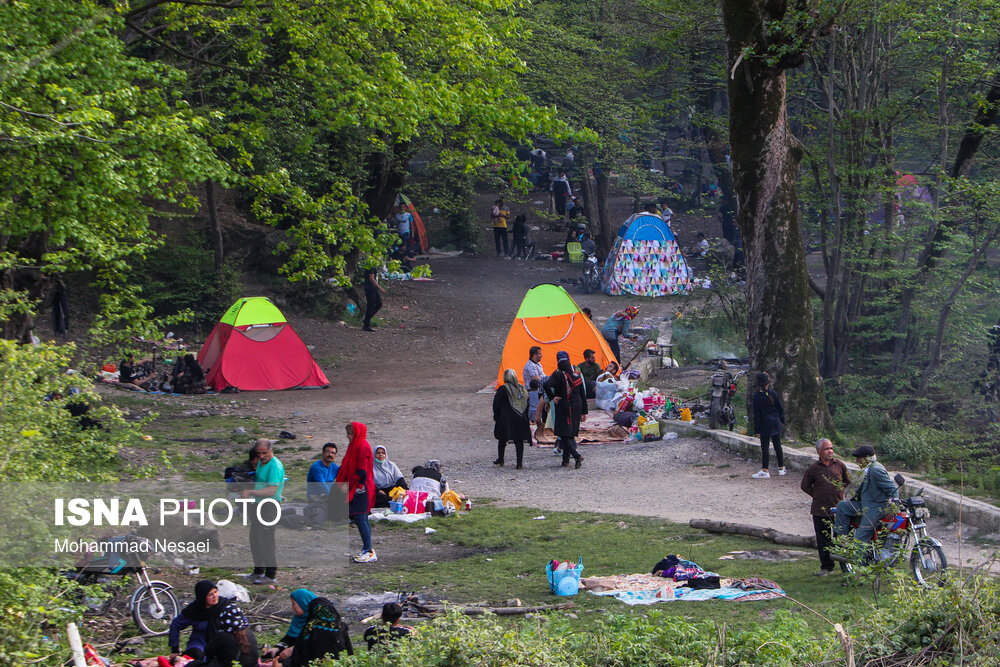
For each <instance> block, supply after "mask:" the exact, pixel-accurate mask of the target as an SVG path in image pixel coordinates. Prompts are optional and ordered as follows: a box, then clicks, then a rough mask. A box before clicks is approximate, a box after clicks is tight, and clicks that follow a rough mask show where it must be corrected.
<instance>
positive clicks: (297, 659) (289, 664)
mask: <svg viewBox="0 0 1000 667" xmlns="http://www.w3.org/2000/svg"><path fill="white" fill-rule="evenodd" d="M221 583H222V582H220V584H219V585H221ZM219 585H217V584H216V583H215V582H214V581H209V580H203V581H199V582H198V583H197V584H195V587H194V596H195V599H194V602H192V603H191V604H189V605H187V606H186V607H184V608H183V609H182V610H181V613H180V614H178V615H177V616H176V617H174V619H173V620H172V621H171V623H170V629H169V631H168V633H167V640H168V644H169V645H170V655H169V656H160V657H158V658H149V659H146V660H138V661H135V662H133V663H132V664H133V666H135V667H230V665H233V664H236V665H239V667H258V665H263V664H270V665H271V667H300V666H304V665H308V664H310V663H311V661H313V660H320V659H322V658H324V657H333V658H335V659H336V658H337V657H339V656H340V654H341V653H347V654H348V655H354V647H353V645H352V644H351V635H350V628H349V626H348V624H347V623H346V622H345V621H344V620H343V618H342V617H341V615H340V612H339V611H337V608H336V606H334V604H333V603H332V602H331V601H330V600H329V599H328V598H325V597H321V596H319V595H317V594H316V593H314V592H312V591H311V590H309V589H306V588H299V589H296V590H294V591H292V593H291V596H290V597H291V608H292V620H291V622H290V623H289V624H288V629H287V631H286V632H285V634H284V636H283V637H282V638H281V639H280V640H278V642H277V643H275V645H274V646H273V647H271V648H269V649H266V650H264V651H261V650H260V649H259V647H258V644H257V637H256V636H255V634H254V632H253V629H252V628H251V626H250V622H249V620H248V619H247V617H246V614H245V612H244V611H243V609H242V608H241V607H240V606H239V603H238V601H237V600H236V599H235V598H231V597H222V596H221V595H220V594H219ZM402 615H403V609H402V607H401V606H400V605H399V604H398V603H395V602H390V603H387V604H385V605H383V607H382V614H381V623H379V624H377V625H372V626H370V627H368V628H367V629H366V630H365V633H364V638H365V642H366V643H367V644H368V650H369V651H376V650H379V647H382V646H385V645H386V644H387V643H388V642H390V641H395V640H397V639H399V638H401V637H406V636H408V635H409V634H411V633H412V632H413V628H412V627H409V626H405V625H401V624H400V622H399V621H400V618H402ZM186 629H190V634H189V636H188V640H187V643H186V645H185V648H184V652H183V653H182V652H181V650H180V646H181V641H180V640H181V632H182V631H183V630H186Z"/></svg>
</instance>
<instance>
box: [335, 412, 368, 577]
mask: <svg viewBox="0 0 1000 667" xmlns="http://www.w3.org/2000/svg"><path fill="white" fill-rule="evenodd" d="M345 430H346V431H347V437H348V439H349V440H350V444H348V445H347V452H346V453H345V454H344V462H343V463H342V464H341V465H340V470H338V471H337V479H336V481H338V482H344V483H346V484H347V503H348V506H347V516H348V517H350V519H351V520H352V521H354V523H355V525H356V526H357V527H358V532H359V533H361V544H362V549H361V553H360V554H358V555H357V556H355V557H354V562H355V563H374V562H375V561H377V560H378V558H377V557H376V556H375V550H374V549H372V527H371V524H370V523H368V513H369V512H371V509H372V504H373V503H374V502H375V481H374V477H375V474H374V470H373V469H374V457H373V456H372V448H371V445H369V444H368V440H367V438H368V427H367V426H365V425H364V424H362V423H361V422H351V423H350V424H348V425H347V427H346V429H345Z"/></svg>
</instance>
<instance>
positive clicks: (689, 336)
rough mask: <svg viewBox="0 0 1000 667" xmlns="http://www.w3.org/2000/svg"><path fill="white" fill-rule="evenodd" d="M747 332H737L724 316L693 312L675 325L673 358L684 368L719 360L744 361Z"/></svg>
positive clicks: (722, 314) (717, 313)
mask: <svg viewBox="0 0 1000 667" xmlns="http://www.w3.org/2000/svg"><path fill="white" fill-rule="evenodd" d="M745 339H746V332H745V331H740V330H737V328H736V327H735V326H733V324H732V322H731V321H730V320H729V318H728V317H727V316H726V315H725V314H724V313H719V312H708V313H705V312H694V313H691V314H689V315H687V316H685V317H683V318H677V319H674V321H673V333H672V335H671V341H672V342H673V344H674V356H675V358H677V360H678V361H679V362H680V363H683V364H698V363H703V362H705V361H707V360H708V359H716V358H718V357H725V358H731V357H736V358H739V357H744V356H746V354H747V348H746V342H745Z"/></svg>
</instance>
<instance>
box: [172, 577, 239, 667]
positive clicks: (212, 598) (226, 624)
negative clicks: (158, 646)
mask: <svg viewBox="0 0 1000 667" xmlns="http://www.w3.org/2000/svg"><path fill="white" fill-rule="evenodd" d="M249 626H250V623H249V621H247V618H246V616H244V614H243V610H242V609H240V608H239V607H238V606H237V605H236V601H235V600H232V599H230V598H223V597H219V589H218V588H217V587H216V586H215V582H213V581H208V580H207V579H206V580H203V581H199V582H198V583H197V584H195V586H194V602H192V603H191V604H189V605H188V606H186V607H184V609H183V610H182V611H181V613H180V614H179V615H177V616H175V617H174V620H172V621H171V622H170V630H169V632H168V634H167V641H168V643H169V644H170V654H171V655H170V658H171V662H172V664H178V665H180V664H185V665H187V667H229V666H230V665H232V663H233V662H234V661H235V662H236V663H237V664H239V665H241V667H256V666H257V639H256V638H255V637H254V635H253V632H252V631H251V630H250V627H249ZM187 627H190V628H191V636H190V637H188V642H187V647H186V648H185V649H184V655H186V656H187V657H189V658H194V660H193V661H190V662H182V661H183V658H181V657H180V633H181V630H183V629H184V628H187Z"/></svg>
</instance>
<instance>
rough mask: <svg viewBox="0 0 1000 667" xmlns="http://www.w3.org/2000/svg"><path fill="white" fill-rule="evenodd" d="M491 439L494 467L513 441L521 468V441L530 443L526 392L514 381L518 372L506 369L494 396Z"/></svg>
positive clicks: (518, 465) (522, 443) (522, 444)
mask: <svg viewBox="0 0 1000 667" xmlns="http://www.w3.org/2000/svg"><path fill="white" fill-rule="evenodd" d="M493 421H494V422H495V423H496V425H495V426H494V427H493V436H494V437H495V438H496V439H497V458H496V460H495V461H494V462H493V465H498V466H502V465H503V455H504V452H505V451H506V450H507V443H508V442H509V441H513V442H514V449H515V451H516V452H517V467H518V469H520V468H521V467H522V463H523V461H522V459H523V458H524V441H525V440H527V441H528V442H531V425H530V424H529V423H528V390H527V389H525V388H524V385H522V384H521V383H520V382H518V380H517V373H516V372H515V371H514V370H513V369H510V368H508V369H507V370H505V371H504V372H503V384H502V385H500V387H499V388H498V389H497V391H496V393H495V394H494V395H493Z"/></svg>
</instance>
